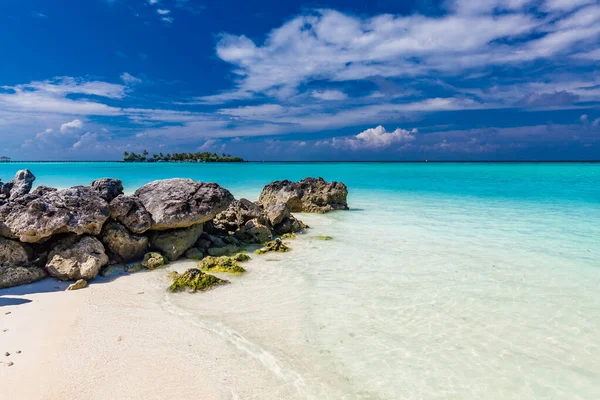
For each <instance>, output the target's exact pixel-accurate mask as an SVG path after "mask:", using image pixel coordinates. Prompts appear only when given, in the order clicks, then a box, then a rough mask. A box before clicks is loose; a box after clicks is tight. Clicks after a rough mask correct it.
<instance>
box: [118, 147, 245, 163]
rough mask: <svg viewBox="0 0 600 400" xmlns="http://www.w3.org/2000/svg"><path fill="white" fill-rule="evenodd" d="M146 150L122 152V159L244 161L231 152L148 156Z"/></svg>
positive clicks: (145, 160)
mask: <svg viewBox="0 0 600 400" xmlns="http://www.w3.org/2000/svg"><path fill="white" fill-rule="evenodd" d="M148 155H149V153H148V150H143V151H142V154H136V153H135V152H133V151H132V152H131V153H129V152H127V151H126V152H124V153H123V161H125V162H244V161H245V160H244V159H243V158H240V157H232V156H231V154H225V153H223V154H222V155H221V156H219V155H218V154H217V153H211V152H208V151H205V152H198V153H173V154H166V155H163V153H159V154H153V155H152V157H148Z"/></svg>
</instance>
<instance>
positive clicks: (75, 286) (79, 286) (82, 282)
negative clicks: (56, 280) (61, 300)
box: [67, 279, 88, 291]
mask: <svg viewBox="0 0 600 400" xmlns="http://www.w3.org/2000/svg"><path fill="white" fill-rule="evenodd" d="M87 285H88V282H87V281H86V280H85V279H78V280H77V281H76V282H75V283H72V284H70V285H69V286H68V287H67V290H69V291H71V290H79V289H83V288H86V287H87Z"/></svg>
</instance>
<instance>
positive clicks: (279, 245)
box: [256, 239, 291, 254]
mask: <svg viewBox="0 0 600 400" xmlns="http://www.w3.org/2000/svg"><path fill="white" fill-rule="evenodd" d="M290 250H291V249H290V248H289V247H287V246H286V245H285V244H284V243H283V242H282V241H281V239H275V240H272V241H270V242H267V243H265V245H264V247H263V248H262V249H258V250H256V254H265V253H268V252H271V251H274V252H279V253H286V252H288V251H290Z"/></svg>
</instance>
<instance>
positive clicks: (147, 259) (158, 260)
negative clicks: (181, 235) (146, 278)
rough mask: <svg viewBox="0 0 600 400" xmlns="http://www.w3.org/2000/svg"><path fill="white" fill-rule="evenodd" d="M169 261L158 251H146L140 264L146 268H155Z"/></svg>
mask: <svg viewBox="0 0 600 400" xmlns="http://www.w3.org/2000/svg"><path fill="white" fill-rule="evenodd" d="M168 263H169V260H168V259H167V257H165V256H163V255H162V254H160V253H156V252H151V253H147V254H146V255H145V256H144V260H143V261H142V266H144V267H145V268H148V269H157V268H160V267H162V266H163V265H166V264H168Z"/></svg>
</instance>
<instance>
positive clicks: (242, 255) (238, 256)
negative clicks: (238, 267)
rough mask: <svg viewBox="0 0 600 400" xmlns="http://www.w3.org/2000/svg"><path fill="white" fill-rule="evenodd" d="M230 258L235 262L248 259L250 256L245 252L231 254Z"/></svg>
mask: <svg viewBox="0 0 600 400" xmlns="http://www.w3.org/2000/svg"><path fill="white" fill-rule="evenodd" d="M232 258H233V259H234V260H235V261H237V262H244V261H249V260H250V256H249V255H248V254H245V253H238V254H236V255H235V256H233V257H232Z"/></svg>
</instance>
